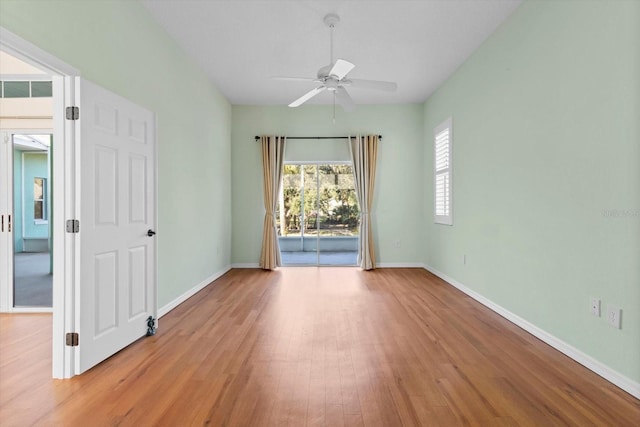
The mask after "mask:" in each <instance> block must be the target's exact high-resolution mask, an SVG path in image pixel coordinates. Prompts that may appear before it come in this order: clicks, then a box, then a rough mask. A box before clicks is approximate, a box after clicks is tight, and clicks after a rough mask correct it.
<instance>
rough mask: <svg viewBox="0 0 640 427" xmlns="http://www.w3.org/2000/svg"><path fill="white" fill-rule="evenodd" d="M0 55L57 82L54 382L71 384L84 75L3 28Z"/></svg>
mask: <svg viewBox="0 0 640 427" xmlns="http://www.w3.org/2000/svg"><path fill="white" fill-rule="evenodd" d="M0 49H2V50H3V51H5V52H7V53H10V54H11V55H14V56H16V57H18V58H20V59H21V60H23V61H25V62H27V63H29V64H31V65H34V66H36V67H38V68H40V69H43V70H44V71H46V72H47V73H49V74H50V75H51V76H52V78H51V80H52V89H53V113H52V115H53V138H54V141H56V148H55V149H54V150H53V153H52V157H53V171H52V172H53V175H52V176H53V177H54V179H53V186H52V190H53V194H52V204H53V210H52V215H53V224H52V225H53V226H52V238H53V304H52V310H53V316H52V375H53V378H70V377H72V376H74V375H75V363H74V359H75V351H74V347H68V346H66V345H65V331H74V330H75V323H74V322H75V317H76V316H75V311H76V310H75V304H76V301H75V286H76V285H77V283H76V277H78V272H77V268H78V266H77V265H76V263H75V246H76V245H75V236H74V235H73V234H70V233H66V232H65V219H66V218H76V217H77V216H78V213H79V205H78V204H77V200H76V191H75V187H76V182H77V177H78V173H79V164H77V162H76V161H75V146H74V144H75V140H74V136H75V135H74V132H75V126H74V122H73V121H69V120H65V118H64V116H63V114H64V111H65V106H66V105H72V104H71V102H72V101H73V100H74V85H73V84H71V83H72V81H71V79H72V78H74V77H77V76H80V72H79V71H78V70H77V69H76V68H74V67H72V66H70V65H68V64H66V63H65V62H63V61H61V60H60V59H58V58H56V57H55V56H53V55H51V54H49V53H48V52H46V51H44V50H42V49H40V48H39V47H37V46H36V45H34V44H32V43H30V42H28V41H26V40H24V39H22V38H21V37H19V36H17V35H15V34H14V33H12V32H10V31H8V30H6V29H5V28H3V27H0Z"/></svg>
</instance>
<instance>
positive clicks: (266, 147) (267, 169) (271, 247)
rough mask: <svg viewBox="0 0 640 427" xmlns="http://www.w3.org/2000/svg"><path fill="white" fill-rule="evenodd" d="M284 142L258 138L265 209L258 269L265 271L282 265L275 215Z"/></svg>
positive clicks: (279, 139) (282, 163)
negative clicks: (260, 151)
mask: <svg viewBox="0 0 640 427" xmlns="http://www.w3.org/2000/svg"><path fill="white" fill-rule="evenodd" d="M285 142H286V138H285V137H284V136H262V137H261V138H260V144H261V145H262V174H263V181H264V208H265V214H264V231H263V233H262V253H261V254H260V267H262V268H263V269H265V270H273V269H275V268H276V267H280V265H282V261H281V260H280V248H279V246H278V231H277V230H276V215H275V214H276V206H277V204H278V194H279V193H280V185H281V184H282V169H283V165H284V147H285Z"/></svg>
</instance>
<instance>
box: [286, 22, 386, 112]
mask: <svg viewBox="0 0 640 427" xmlns="http://www.w3.org/2000/svg"><path fill="white" fill-rule="evenodd" d="M323 22H324V24H325V25H326V26H327V27H329V31H330V62H329V65H326V66H324V67H322V68H320V69H319V70H318V73H317V78H315V79H311V78H301V77H274V79H276V80H290V81H308V82H314V83H319V84H320V86H317V87H316V88H315V89H312V90H310V91H309V92H307V93H305V94H304V95H302V96H301V97H300V98H298V99H296V100H295V101H293V102H292V103H291V104H289V107H298V106H300V105H302V104H304V103H305V102H307V101H308V100H310V99H311V98H313V97H314V96H316V95H318V94H319V93H321V92H324V91H329V92H332V93H333V106H334V120H335V104H336V102H337V103H338V105H340V106H341V107H342V109H343V110H345V111H347V112H351V111H354V110H355V107H356V105H355V102H354V101H353V99H352V98H351V96H350V95H349V93H348V92H347V90H346V89H345V87H348V86H351V87H355V88H362V89H374V90H383V91H387V92H394V91H395V90H396V89H397V88H398V85H397V84H396V83H394V82H386V81H379V80H363V79H347V74H349V72H351V70H353V69H354V68H355V65H354V64H352V63H351V62H349V61H346V60H344V59H338V60H336V61H335V62H334V60H333V29H334V28H335V27H336V25H338V23H339V22H340V17H339V16H338V15H336V14H335V13H329V14H328V15H326V16H325V17H324V19H323Z"/></svg>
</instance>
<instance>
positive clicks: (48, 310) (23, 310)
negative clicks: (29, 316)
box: [11, 307, 53, 314]
mask: <svg viewBox="0 0 640 427" xmlns="http://www.w3.org/2000/svg"><path fill="white" fill-rule="evenodd" d="M11 313H36V314H37V313H53V308H51V307H13V308H11Z"/></svg>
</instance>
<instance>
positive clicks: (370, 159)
mask: <svg viewBox="0 0 640 427" xmlns="http://www.w3.org/2000/svg"><path fill="white" fill-rule="evenodd" d="M349 148H350V151H351V161H352V162H353V175H354V178H355V184H356V196H357V197H358V203H359V204H360V239H359V246H360V247H359V249H358V264H359V265H360V267H362V269H363V270H373V269H374V268H376V252H375V248H374V245H373V233H372V231H371V206H372V205H373V188H374V183H375V179H376V159H377V156H378V135H368V136H366V137H365V136H357V137H355V138H349Z"/></svg>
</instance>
